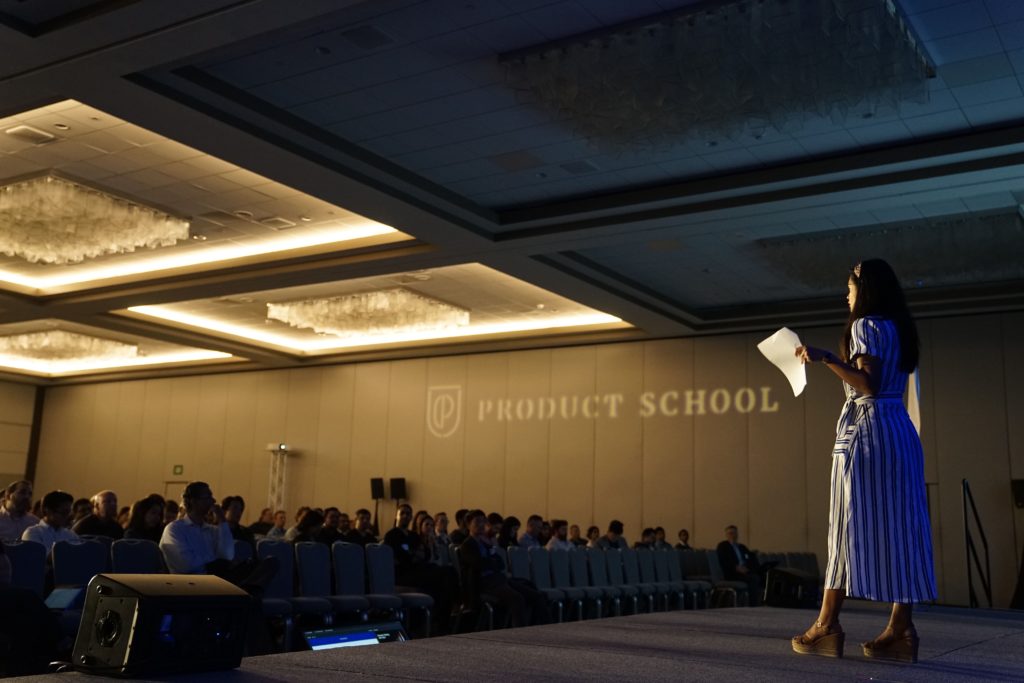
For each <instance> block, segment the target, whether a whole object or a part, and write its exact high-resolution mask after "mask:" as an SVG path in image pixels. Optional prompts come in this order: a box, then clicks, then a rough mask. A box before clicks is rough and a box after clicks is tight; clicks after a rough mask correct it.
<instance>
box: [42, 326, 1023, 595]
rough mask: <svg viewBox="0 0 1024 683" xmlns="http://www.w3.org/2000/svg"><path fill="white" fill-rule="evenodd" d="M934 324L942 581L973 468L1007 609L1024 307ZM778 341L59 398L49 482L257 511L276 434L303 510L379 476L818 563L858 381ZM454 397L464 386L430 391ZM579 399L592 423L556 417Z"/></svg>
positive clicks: (932, 430)
mask: <svg viewBox="0 0 1024 683" xmlns="http://www.w3.org/2000/svg"><path fill="white" fill-rule="evenodd" d="M798 332H799V333H800V334H801V335H802V336H803V338H804V339H805V340H806V341H808V342H809V343H812V344H817V345H824V346H830V347H832V346H834V345H835V341H836V339H837V337H838V330H836V329H814V330H798ZM921 332H922V336H923V338H924V342H925V349H926V352H925V354H924V356H923V358H922V371H923V378H924V380H923V388H924V397H923V406H922V413H923V420H924V425H925V426H924V432H923V435H922V437H923V441H924V444H925V449H926V460H927V462H926V478H927V481H928V483H929V495H930V501H931V505H932V513H933V521H934V527H935V528H934V536H935V542H936V553H937V567H936V569H937V571H938V575H939V583H940V593H941V595H942V597H943V599H944V600H946V601H950V602H957V603H962V602H964V601H965V600H966V588H965V586H964V574H965V570H964V561H963V549H962V548H963V544H962V530H961V527H962V525H961V521H960V480H961V478H963V477H968V478H970V480H971V483H972V486H973V488H974V494H975V497H976V499H977V501H978V506H979V510H980V512H981V515H982V517H983V519H984V523H985V526H986V531H987V533H988V536H989V539H990V542H991V543H992V566H993V579H994V583H995V587H996V590H995V592H996V601H997V604H1000V605H1005V604H1006V603H1007V602H1008V601H1009V597H1010V593H1011V592H1012V588H1013V584H1014V579H1015V577H1016V568H1017V561H1018V559H1019V557H1020V550H1021V548H1022V544H1024V516H1022V513H1021V511H1019V510H1015V509H1014V507H1013V503H1012V500H1011V494H1010V484H1009V480H1010V479H1011V478H1012V477H1017V478H1021V477H1024V431H1022V430H1024V427H1022V426H1021V424H1020V419H1019V418H1021V417H1024V412H1022V408H1024V401H1022V399H1021V398H1020V397H1019V396H1017V395H1015V394H1014V393H1013V392H1012V391H1010V389H1011V387H1013V386H1016V385H1017V384H1018V383H1016V382H1014V380H1024V377H1022V376H1021V375H1022V370H1021V369H1020V366H1019V364H1017V365H1011V364H1008V363H1006V362H1005V360H1006V359H1010V358H1014V357H1016V356H1017V355H1019V354H1016V353H1014V350H1016V349H1018V348H1019V341H1018V340H1019V339H1020V338H1021V334H1022V333H1024V315H1020V314H1018V315H1004V316H996V315H993V316H978V317H965V318H957V319H944V320H932V321H925V322H923V323H922V325H921ZM763 336H765V335H764V334H747V335H734V336H726V337H706V338H698V339H674V340H662V341H652V342H636V343H623V344H612V345H604V346H585V347H579V348H562V349H549V350H532V351H521V352H510V353H495V354H484V355H472V356H453V357H447V358H431V359H421V360H405V361H393V362H380V363H366V364H352V365H340V366H332V367H320V368H308V369H301V370H287V371H274V372H258V373H257V372H253V373H241V374H226V375H211V376H197V377H187V378H171V379H158V380H147V381H137V382H113V383H105V384H93V385H80V386H68V387H62V388H56V389H51V390H49V391H48V392H47V398H46V407H45V413H44V420H43V430H42V440H41V445H40V458H39V465H38V470H37V477H36V481H37V487H38V488H39V490H41V491H42V490H47V489H51V488H54V487H61V488H65V489H68V490H71V491H72V492H74V493H75V494H76V495H79V494H81V495H86V494H90V493H92V492H94V491H97V490H99V489H101V488H107V487H110V488H113V489H115V490H117V491H118V492H119V493H120V495H121V497H122V500H123V501H126V502H127V501H130V500H131V499H134V498H138V497H141V496H142V495H145V494H147V493H150V492H153V491H156V492H159V493H163V492H164V491H174V490H177V488H176V487H178V486H180V485H178V484H174V483H168V482H175V481H179V480H185V479H205V480H207V481H209V482H210V483H211V485H212V486H213V489H214V492H215V494H217V495H219V496H220V495H225V494H228V493H238V494H242V495H244V496H245V497H246V499H247V500H248V501H249V505H250V510H249V513H250V517H251V516H252V514H253V513H255V512H256V511H258V509H259V508H260V507H262V506H263V504H264V501H265V500H266V498H267V491H268V457H269V456H268V454H267V453H266V451H265V450H264V448H265V445H266V444H267V443H269V442H279V441H285V442H287V443H288V444H290V445H291V446H292V447H293V448H294V449H295V450H296V451H297V454H296V455H295V456H294V457H293V458H291V459H290V462H289V487H288V504H289V506H290V507H291V508H292V509H294V508H295V507H297V506H298V505H300V504H304V503H305V504H314V505H338V506H339V507H341V508H342V509H344V510H347V511H349V512H351V511H353V510H354V509H355V508H357V507H361V506H366V507H370V508H371V509H372V501H371V500H370V497H369V484H368V481H367V480H368V479H369V478H370V477H375V476H382V477H405V478H406V479H407V481H408V485H409V491H410V495H411V497H412V502H413V504H414V505H415V506H416V507H422V508H426V509H428V510H431V511H436V510H439V509H445V510H447V511H448V512H449V513H451V512H453V511H454V510H455V509H456V508H459V507H471V506H481V507H483V508H485V509H486V510H489V511H490V510H497V511H500V512H502V513H504V514H515V515H517V516H519V517H520V518H525V516H526V515H528V514H530V513H534V512H536V513H540V514H542V515H545V516H546V517H566V518H568V519H570V520H571V521H573V522H575V523H578V524H580V525H583V526H585V525H589V524H591V523H595V524H598V525H600V526H602V527H604V525H606V524H607V522H608V520H609V519H611V518H613V517H615V518H619V519H621V520H622V521H623V522H624V523H625V524H626V529H627V536H628V537H629V538H631V539H632V538H635V537H636V535H637V533H638V532H639V530H640V528H642V527H643V526H648V525H650V526H655V525H662V526H665V527H666V528H667V529H668V530H669V533H670V535H672V536H674V533H675V531H676V530H677V529H678V528H680V527H684V526H685V527H687V528H689V529H690V531H691V534H692V538H693V540H694V541H695V542H696V543H698V544H700V545H705V546H710V545H713V544H715V543H717V542H718V540H719V539H720V537H721V535H722V528H723V526H724V525H725V524H727V523H736V524H738V525H740V527H741V531H742V534H743V535H744V537H745V539H746V542H747V543H748V544H749V545H750V546H752V547H755V548H760V549H762V550H802V549H810V550H814V551H816V552H818V553H819V554H821V555H822V559H823V554H824V539H825V534H826V524H827V520H826V511H827V505H828V486H827V484H828V476H829V467H830V454H831V444H832V439H833V436H834V428H835V420H836V418H837V416H838V413H839V409H840V405H841V403H842V391H841V387H840V385H839V383H838V381H836V380H835V378H834V377H832V376H831V375H830V373H829V372H828V371H827V370H826V369H824V368H823V367H813V368H810V370H809V381H810V383H809V386H808V388H807V390H806V392H805V393H804V395H803V396H801V397H799V398H794V397H793V396H792V392H790V391H789V389H788V386H787V385H786V384H785V382H784V380H783V378H782V376H781V374H779V373H778V372H777V371H776V370H775V369H774V368H773V367H771V366H770V365H769V364H768V363H767V362H766V361H765V360H764V359H763V358H762V357H761V356H760V354H759V353H758V352H757V350H756V348H755V346H754V345H755V343H756V342H757V341H758V340H759V339H760V338H762V337H763ZM440 387H459V388H460V389H461V395H460V396H459V397H456V396H455V394H454V392H452V393H449V394H446V395H447V396H450V398H451V403H448V404H446V403H444V400H445V399H442V400H441V402H440V403H438V402H435V401H429V402H428V398H429V396H428V394H429V393H430V389H431V388H434V390H435V394H434V398H436V396H437V394H438V391H439V390H438V388H440ZM688 390H689V391H691V392H700V391H701V390H703V391H704V392H705V393H704V414H700V415H697V414H694V415H689V416H687V415H686V414H685V411H686V392H687V391H688ZM716 390H724V391H725V392H726V393H727V394H728V396H729V402H730V407H729V409H728V410H724V411H721V414H717V413H716V412H715V410H714V408H719V409H721V408H722V407H723V405H724V400H725V399H724V396H725V394H723V392H722V391H718V393H715V392H716ZM440 391H441V392H442V393H443V392H445V391H451V390H440ZM672 392H676V393H677V394H678V400H676V393H672ZM737 392H739V394H737ZM765 392H766V393H765ZM573 396H576V397H577V401H578V403H577V405H576V410H577V414H576V416H575V417H572V416H571V415H570V416H568V417H562V416H561V415H556V416H553V417H550V419H547V418H549V416H548V415H547V413H548V412H550V411H551V409H552V406H554V407H555V408H557V409H558V410H561V403H560V402H559V400H560V399H561V398H562V397H573ZM595 396H596V397H600V398H599V399H595V398H590V399H586V397H595ZM737 396H739V398H740V408H741V409H742V411H741V410H737V407H736V405H735V402H736V398H737ZM765 396H767V401H764V400H763V399H764V397H765ZM663 397H664V398H665V402H664V404H663V405H662V403H661V399H662V398H663ZM751 397H753V398H754V404H755V405H754V406H753V407H752V408H751V407H750V406H749V405H748V404H749V403H750V399H751ZM456 398H458V402H459V404H460V408H461V410H460V411H459V413H458V415H459V418H460V422H459V424H458V425H457V427H456V428H454V429H453V430H452V432H451V434H450V435H445V433H446V432H447V431H448V430H449V429H450V428H451V427H452V426H453V425H452V423H451V422H445V421H444V420H443V419H441V418H443V417H444V414H443V410H444V408H445V406H446V405H449V406H454V405H455V404H456V402H457V401H456ZM502 401H506V402H507V403H502ZM488 406H489V408H488ZM531 406H532V407H531ZM571 408H572V402H571V399H567V400H566V410H567V411H569V410H571ZM662 408H664V409H665V411H667V413H669V414H665V412H663V411H662V410H661V409H662ZM748 408H751V409H750V410H749V411H748ZM762 408H767V409H768V411H762ZM673 410H678V411H679V414H675V415H673V414H671V413H672V411H673ZM693 410H694V411H695V412H696V410H697V409H696V406H694V408H693ZM481 411H483V413H481ZM531 411H532V412H531ZM540 413H543V417H544V418H546V419H540V418H539V417H538V415H539V414H540ZM567 414H568V413H567ZM431 415H433V416H434V417H435V418H437V423H436V424H434V425H433V427H434V429H433V431H432V430H431V425H430V424H428V422H429V420H428V417H430V416H431ZM499 417H500V419H499ZM508 418H512V419H511V420H510V419H508ZM435 432H436V434H435ZM437 434H441V435H440V436H439V435H437ZM175 465H181V466H182V467H183V474H182V475H175V474H174V466H175ZM1011 475H1012V477H1011ZM393 509H394V508H393V505H390V504H388V505H385V506H384V507H383V508H382V513H383V515H384V516H388V515H390V514H391V512H392V511H393Z"/></svg>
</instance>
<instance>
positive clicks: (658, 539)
mask: <svg viewBox="0 0 1024 683" xmlns="http://www.w3.org/2000/svg"><path fill="white" fill-rule="evenodd" d="M671 547H672V544H671V543H669V542H668V541H666V540H665V527H663V526H656V527H654V549H655V550H668V549H669V548H671Z"/></svg>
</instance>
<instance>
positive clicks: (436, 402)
mask: <svg viewBox="0 0 1024 683" xmlns="http://www.w3.org/2000/svg"><path fill="white" fill-rule="evenodd" d="M461 419H462V387H461V386H459V385H450V386H441V387H428V388H427V429H429V430H430V433H431V434H433V435H434V436H436V437H438V438H439V439H443V438H446V437H449V436H451V435H452V434H454V433H455V430H456V429H458V428H459V422H460V421H461Z"/></svg>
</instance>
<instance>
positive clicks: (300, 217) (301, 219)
mask: <svg viewBox="0 0 1024 683" xmlns="http://www.w3.org/2000/svg"><path fill="white" fill-rule="evenodd" d="M299 220H300V221H302V222H303V223H309V222H310V221H311V220H313V219H312V218H310V217H309V216H299Z"/></svg>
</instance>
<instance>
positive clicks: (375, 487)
mask: <svg viewBox="0 0 1024 683" xmlns="http://www.w3.org/2000/svg"><path fill="white" fill-rule="evenodd" d="M370 496H371V497H372V498H373V499H374V500H381V499H382V498H384V479H383V478H381V477H374V478H373V479H371V480H370Z"/></svg>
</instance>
